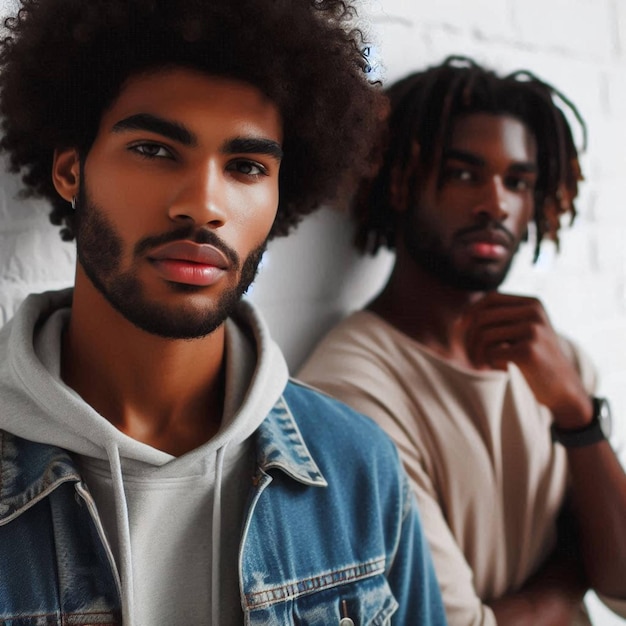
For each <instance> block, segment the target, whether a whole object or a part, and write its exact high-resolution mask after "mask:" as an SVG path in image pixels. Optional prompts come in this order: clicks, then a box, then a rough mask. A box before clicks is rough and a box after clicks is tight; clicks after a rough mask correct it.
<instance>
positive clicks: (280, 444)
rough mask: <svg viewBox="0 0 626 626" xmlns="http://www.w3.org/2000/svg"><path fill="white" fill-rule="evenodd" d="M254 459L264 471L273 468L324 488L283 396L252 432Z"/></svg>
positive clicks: (325, 484) (300, 480) (317, 468)
mask: <svg viewBox="0 0 626 626" xmlns="http://www.w3.org/2000/svg"><path fill="white" fill-rule="evenodd" d="M256 438H257V441H256V444H257V460H258V464H259V467H260V468H261V469H262V470H264V471H267V470H268V469H270V468H277V469H280V470H282V471H283V472H285V473H286V474H287V475H289V476H291V477H292V478H293V479H294V480H297V481H299V482H301V483H304V484H305V485H311V486H315V487H327V486H328V483H327V482H326V479H325V478H324V476H323V475H322V472H321V471H320V469H319V467H318V466H317V464H316V463H315V461H314V460H313V457H312V456H311V453H310V452H309V449H308V448H307V446H306V443H305V442H304V439H303V437H302V434H301V433H300V429H299V428H298V425H297V423H296V420H295V419H294V417H293V415H292V413H291V410H290V408H289V405H288V404H287V401H286V400H285V398H284V396H281V397H280V398H279V399H278V401H277V402H276V404H275V405H274V408H273V409H272V410H271V411H270V412H269V414H268V416H267V417H266V418H265V420H263V422H262V423H261V426H259V428H258V430H257V432H256Z"/></svg>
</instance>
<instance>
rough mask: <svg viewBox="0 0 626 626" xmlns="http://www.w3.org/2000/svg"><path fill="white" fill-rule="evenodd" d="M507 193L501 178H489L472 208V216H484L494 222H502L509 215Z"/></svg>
mask: <svg viewBox="0 0 626 626" xmlns="http://www.w3.org/2000/svg"><path fill="white" fill-rule="evenodd" d="M509 201H510V199H509V192H508V190H507V188H506V186H505V185H504V181H503V180H502V177H501V176H493V177H492V178H489V179H488V180H487V181H486V183H485V185H484V187H483V189H482V193H481V195H480V198H479V200H478V203H477V204H476V206H475V207H474V211H473V212H474V215H475V216H479V215H485V216H487V217H489V218H491V219H493V220H496V221H503V220H504V219H506V218H507V217H508V215H509Z"/></svg>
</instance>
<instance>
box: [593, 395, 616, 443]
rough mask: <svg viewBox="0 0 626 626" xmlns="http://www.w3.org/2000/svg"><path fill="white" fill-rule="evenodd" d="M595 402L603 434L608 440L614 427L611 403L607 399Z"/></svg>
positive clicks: (597, 399)
mask: <svg viewBox="0 0 626 626" xmlns="http://www.w3.org/2000/svg"><path fill="white" fill-rule="evenodd" d="M594 400H595V402H597V405H596V407H595V410H596V415H597V418H598V422H599V424H600V428H601V429H602V434H603V435H604V436H605V437H606V438H607V439H608V438H609V437H610V436H611V430H612V425H613V422H612V418H611V407H610V405H609V401H608V400H607V399H606V398H594Z"/></svg>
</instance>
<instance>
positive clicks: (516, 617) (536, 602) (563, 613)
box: [490, 511, 587, 626]
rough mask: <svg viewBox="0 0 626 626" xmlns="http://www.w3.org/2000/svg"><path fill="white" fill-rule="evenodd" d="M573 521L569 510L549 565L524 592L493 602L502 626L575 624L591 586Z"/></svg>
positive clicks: (544, 566)
mask: <svg viewBox="0 0 626 626" xmlns="http://www.w3.org/2000/svg"><path fill="white" fill-rule="evenodd" d="M573 522H574V520H573V518H572V516H571V515H570V514H569V512H567V511H565V512H564V513H563V514H562V515H561V519H560V528H559V544H558V545H557V547H556V549H555V550H554V552H553V553H552V555H551V556H550V558H549V559H548V560H547V562H546V563H544V565H543V566H542V567H541V569H540V570H539V571H538V572H537V573H536V574H535V575H534V576H533V577H532V578H531V579H530V580H529V581H528V582H527V583H526V584H525V585H524V586H523V587H522V589H520V590H519V591H517V592H516V593H513V594H510V595H507V596H505V597H504V598H500V599H498V600H495V601H494V602H491V603H490V606H491V609H492V610H493V612H494V614H495V616H496V620H497V622H498V624H506V625H507V626H525V625H526V624H527V625H528V626H570V625H571V624H573V623H574V621H575V618H576V616H577V615H578V614H579V613H580V608H581V603H582V601H583V597H584V595H585V592H586V591H587V584H586V580H585V576H584V572H583V567H582V562H581V559H580V557H579V555H578V551H577V541H578V537H577V535H576V533H575V531H574V529H573Z"/></svg>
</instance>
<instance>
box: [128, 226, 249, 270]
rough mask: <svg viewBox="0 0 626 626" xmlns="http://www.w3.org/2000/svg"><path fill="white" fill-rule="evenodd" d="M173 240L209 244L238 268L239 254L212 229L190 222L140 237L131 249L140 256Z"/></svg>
mask: <svg viewBox="0 0 626 626" xmlns="http://www.w3.org/2000/svg"><path fill="white" fill-rule="evenodd" d="M173 241H193V242H194V243H198V244H209V245H211V246H213V247H215V248H217V249H218V250H219V251H220V252H222V253H223V254H224V255H225V256H226V258H227V259H228V260H229V261H230V262H231V264H232V266H233V268H234V269H239V266H240V259H239V255H238V254H237V252H236V251H235V250H233V249H232V248H231V247H230V246H228V245H227V244H225V243H224V242H223V241H222V240H221V239H220V238H219V237H218V236H217V235H216V234H215V233H214V232H213V231H212V230H208V229H206V228H197V227H195V226H193V225H192V224H189V225H187V226H181V227H180V228H177V229H176V230H172V231H169V232H167V233H163V234H161V235H150V236H148V237H144V238H143V239H140V240H139V241H138V242H137V243H136V244H135V248H134V250H133V253H134V255H135V256H142V255H144V254H145V253H146V252H148V251H149V250H151V249H152V248H156V247H158V246H161V245H163V244H165V243H171V242H173Z"/></svg>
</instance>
